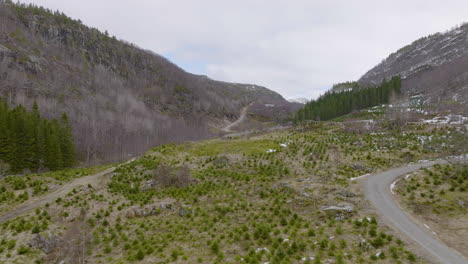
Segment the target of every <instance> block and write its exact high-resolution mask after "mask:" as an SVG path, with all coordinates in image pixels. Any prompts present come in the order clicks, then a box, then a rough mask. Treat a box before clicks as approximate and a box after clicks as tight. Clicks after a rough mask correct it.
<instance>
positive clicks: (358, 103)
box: [295, 76, 401, 122]
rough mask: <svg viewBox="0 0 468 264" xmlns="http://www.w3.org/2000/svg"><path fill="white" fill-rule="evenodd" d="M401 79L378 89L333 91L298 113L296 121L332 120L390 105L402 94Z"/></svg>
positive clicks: (386, 83)
mask: <svg viewBox="0 0 468 264" xmlns="http://www.w3.org/2000/svg"><path fill="white" fill-rule="evenodd" d="M400 87H401V79H400V77H398V76H396V77H393V78H392V79H391V80H390V81H388V82H387V81H384V82H382V84H380V85H379V86H377V87H368V88H364V87H355V88H353V89H350V90H346V91H341V92H339V91H335V90H331V91H329V92H327V93H325V94H324V95H322V96H320V97H319V98H318V99H316V100H312V101H310V102H309V103H307V104H306V105H305V106H304V108H302V109H300V110H299V111H298V112H297V113H296V117H295V121H296V122H303V121H306V120H330V119H333V118H336V117H339V116H343V115H346V114H349V113H351V112H353V111H356V110H361V109H364V108H369V107H372V106H378V105H381V104H388V102H389V101H390V98H391V97H395V96H397V95H398V94H399V93H400Z"/></svg>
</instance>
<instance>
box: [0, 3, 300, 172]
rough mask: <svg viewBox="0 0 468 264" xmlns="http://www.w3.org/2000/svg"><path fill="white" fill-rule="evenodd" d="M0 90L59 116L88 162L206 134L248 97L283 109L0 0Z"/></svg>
mask: <svg viewBox="0 0 468 264" xmlns="http://www.w3.org/2000/svg"><path fill="white" fill-rule="evenodd" d="M0 96H3V97H4V98H7V99H8V100H7V101H8V103H9V104H10V105H12V106H15V105H18V104H22V105H24V106H25V107H31V106H32V104H33V102H34V101H36V102H37V104H38V106H39V108H40V110H41V114H42V115H44V116H45V117H47V118H59V117H60V114H61V113H62V112H67V113H68V115H69V118H70V121H71V122H72V123H73V124H74V126H73V134H74V135H75V144H76V146H77V151H78V153H79V156H78V157H79V158H80V159H81V160H84V161H86V162H88V163H96V162H99V161H101V160H108V161H109V160H122V159H125V158H127V157H128V156H129V155H136V154H138V153H141V152H143V151H145V150H147V149H148V148H150V147H153V146H155V145H157V144H160V143H168V142H180V141H184V140H193V139H200V138H207V137H211V136H213V135H216V133H217V132H219V128H221V127H222V126H223V125H224V120H225V119H229V120H234V119H236V117H238V116H239V114H240V112H239V109H241V108H242V107H243V106H246V105H248V104H250V103H252V102H257V103H258V104H259V105H264V104H269V105H274V106H275V107H277V109H278V111H277V113H278V112H280V113H284V114H283V119H284V118H288V113H290V112H291V110H292V109H291V105H290V104H289V103H288V102H287V101H286V100H285V99H284V98H283V97H282V96H281V95H279V94H277V93H275V92H273V91H270V90H268V89H266V88H264V87H261V86H257V85H249V84H238V83H227V82H220V81H214V80H211V79H209V78H207V77H206V76H199V75H194V74H190V73H187V72H185V71H184V70H182V69H180V68H179V67H177V66H176V65H174V64H172V63H171V62H169V61H168V60H167V59H165V58H163V57H161V56H159V55H157V54H154V53H153V52H150V51H147V50H143V49H141V48H138V47H136V46H135V45H133V44H130V43H128V42H125V41H121V40H117V39H116V38H115V37H113V36H110V35H109V34H108V33H107V32H100V31H99V30H97V29H94V28H90V27H88V26H85V25H83V24H82V23H81V21H79V20H74V19H72V18H69V17H67V16H66V15H64V14H63V13H60V12H58V11H56V12H53V11H51V10H48V9H45V8H42V7H37V6H34V5H25V4H19V3H18V4H14V3H12V2H11V1H9V0H1V1H0ZM268 117H269V118H270V119H273V118H274V117H275V115H272V114H270V115H269V116H268Z"/></svg>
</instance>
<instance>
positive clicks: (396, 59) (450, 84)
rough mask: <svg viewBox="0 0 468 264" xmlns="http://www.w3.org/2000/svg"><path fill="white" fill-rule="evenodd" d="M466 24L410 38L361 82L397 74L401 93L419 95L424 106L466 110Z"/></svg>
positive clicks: (378, 80)
mask: <svg viewBox="0 0 468 264" xmlns="http://www.w3.org/2000/svg"><path fill="white" fill-rule="evenodd" d="M467 66H468V24H463V25H462V26H460V27H456V28H454V29H452V30H449V31H447V32H445V33H436V34H433V35H430V36H427V37H424V38H421V39H418V40H416V41H414V42H413V43H412V44H410V45H407V46H405V47H403V48H401V49H399V50H398V51H397V52H394V53H392V54H391V55H390V56H389V57H387V58H386V59H385V60H383V61H382V62H381V63H380V64H379V65H377V66H375V67H374V68H372V69H371V70H369V71H368V72H367V73H366V74H364V75H363V76H362V77H361V78H360V79H359V81H358V83H359V84H361V85H377V84H379V83H381V82H382V80H384V79H387V80H388V79H390V78H391V77H392V76H395V75H400V76H401V78H402V92H403V93H406V95H408V96H422V97H423V101H424V103H425V104H426V105H432V106H437V107H438V108H444V109H445V108H449V109H451V110H455V111H460V110H461V111H462V112H466V111H467V109H466V107H463V105H464V104H466V103H467V102H468V67H467Z"/></svg>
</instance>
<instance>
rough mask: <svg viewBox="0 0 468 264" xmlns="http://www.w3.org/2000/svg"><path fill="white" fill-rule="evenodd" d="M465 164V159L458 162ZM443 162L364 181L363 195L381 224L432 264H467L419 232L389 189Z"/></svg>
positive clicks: (461, 258) (448, 249)
mask: <svg viewBox="0 0 468 264" xmlns="http://www.w3.org/2000/svg"><path fill="white" fill-rule="evenodd" d="M461 160H462V161H464V162H466V161H467V160H466V159H464V160H463V159H461ZM447 162H448V161H446V160H436V161H428V162H424V163H417V164H410V165H407V166H404V167H400V168H396V169H391V170H388V171H385V172H382V173H379V174H376V175H373V176H369V177H367V178H366V181H365V182H364V188H365V195H366V197H367V199H368V200H369V201H370V202H371V203H372V204H373V205H374V206H375V208H376V209H377V211H378V212H379V214H380V215H381V216H382V218H383V220H384V221H385V222H387V223H388V224H390V226H393V227H394V228H396V229H398V230H399V231H400V232H402V233H403V234H406V235H407V236H408V237H409V238H411V239H412V240H413V241H415V242H416V243H417V244H418V245H420V246H421V248H423V249H425V250H426V251H427V253H429V255H432V256H433V257H434V259H433V260H434V262H436V263H443V264H467V263H468V260H467V259H466V258H465V257H464V256H462V255H461V254H460V253H458V252H457V251H455V250H454V249H452V248H449V247H447V246H446V245H445V244H444V243H443V242H441V241H440V240H438V239H437V238H436V237H435V236H433V234H432V233H431V232H430V230H427V229H425V228H423V227H422V226H420V225H418V224H417V223H416V222H414V221H413V220H412V219H411V217H410V216H409V215H408V214H407V213H405V212H404V211H403V210H402V209H401V208H400V207H399V206H398V204H397V202H396V201H395V200H394V199H393V197H392V194H391V190H390V185H391V184H392V183H393V182H395V181H396V180H397V179H398V178H399V177H400V176H402V175H404V174H407V173H410V172H413V171H416V170H418V169H420V168H425V167H431V166H433V165H435V164H444V163H447Z"/></svg>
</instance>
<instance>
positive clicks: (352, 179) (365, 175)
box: [350, 173, 370, 181]
mask: <svg viewBox="0 0 468 264" xmlns="http://www.w3.org/2000/svg"><path fill="white" fill-rule="evenodd" d="M369 175H370V174H369V173H368V174H364V175H361V176H358V177H353V178H350V180H351V181H355V180H357V179H360V178H363V177H367V176H369Z"/></svg>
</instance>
